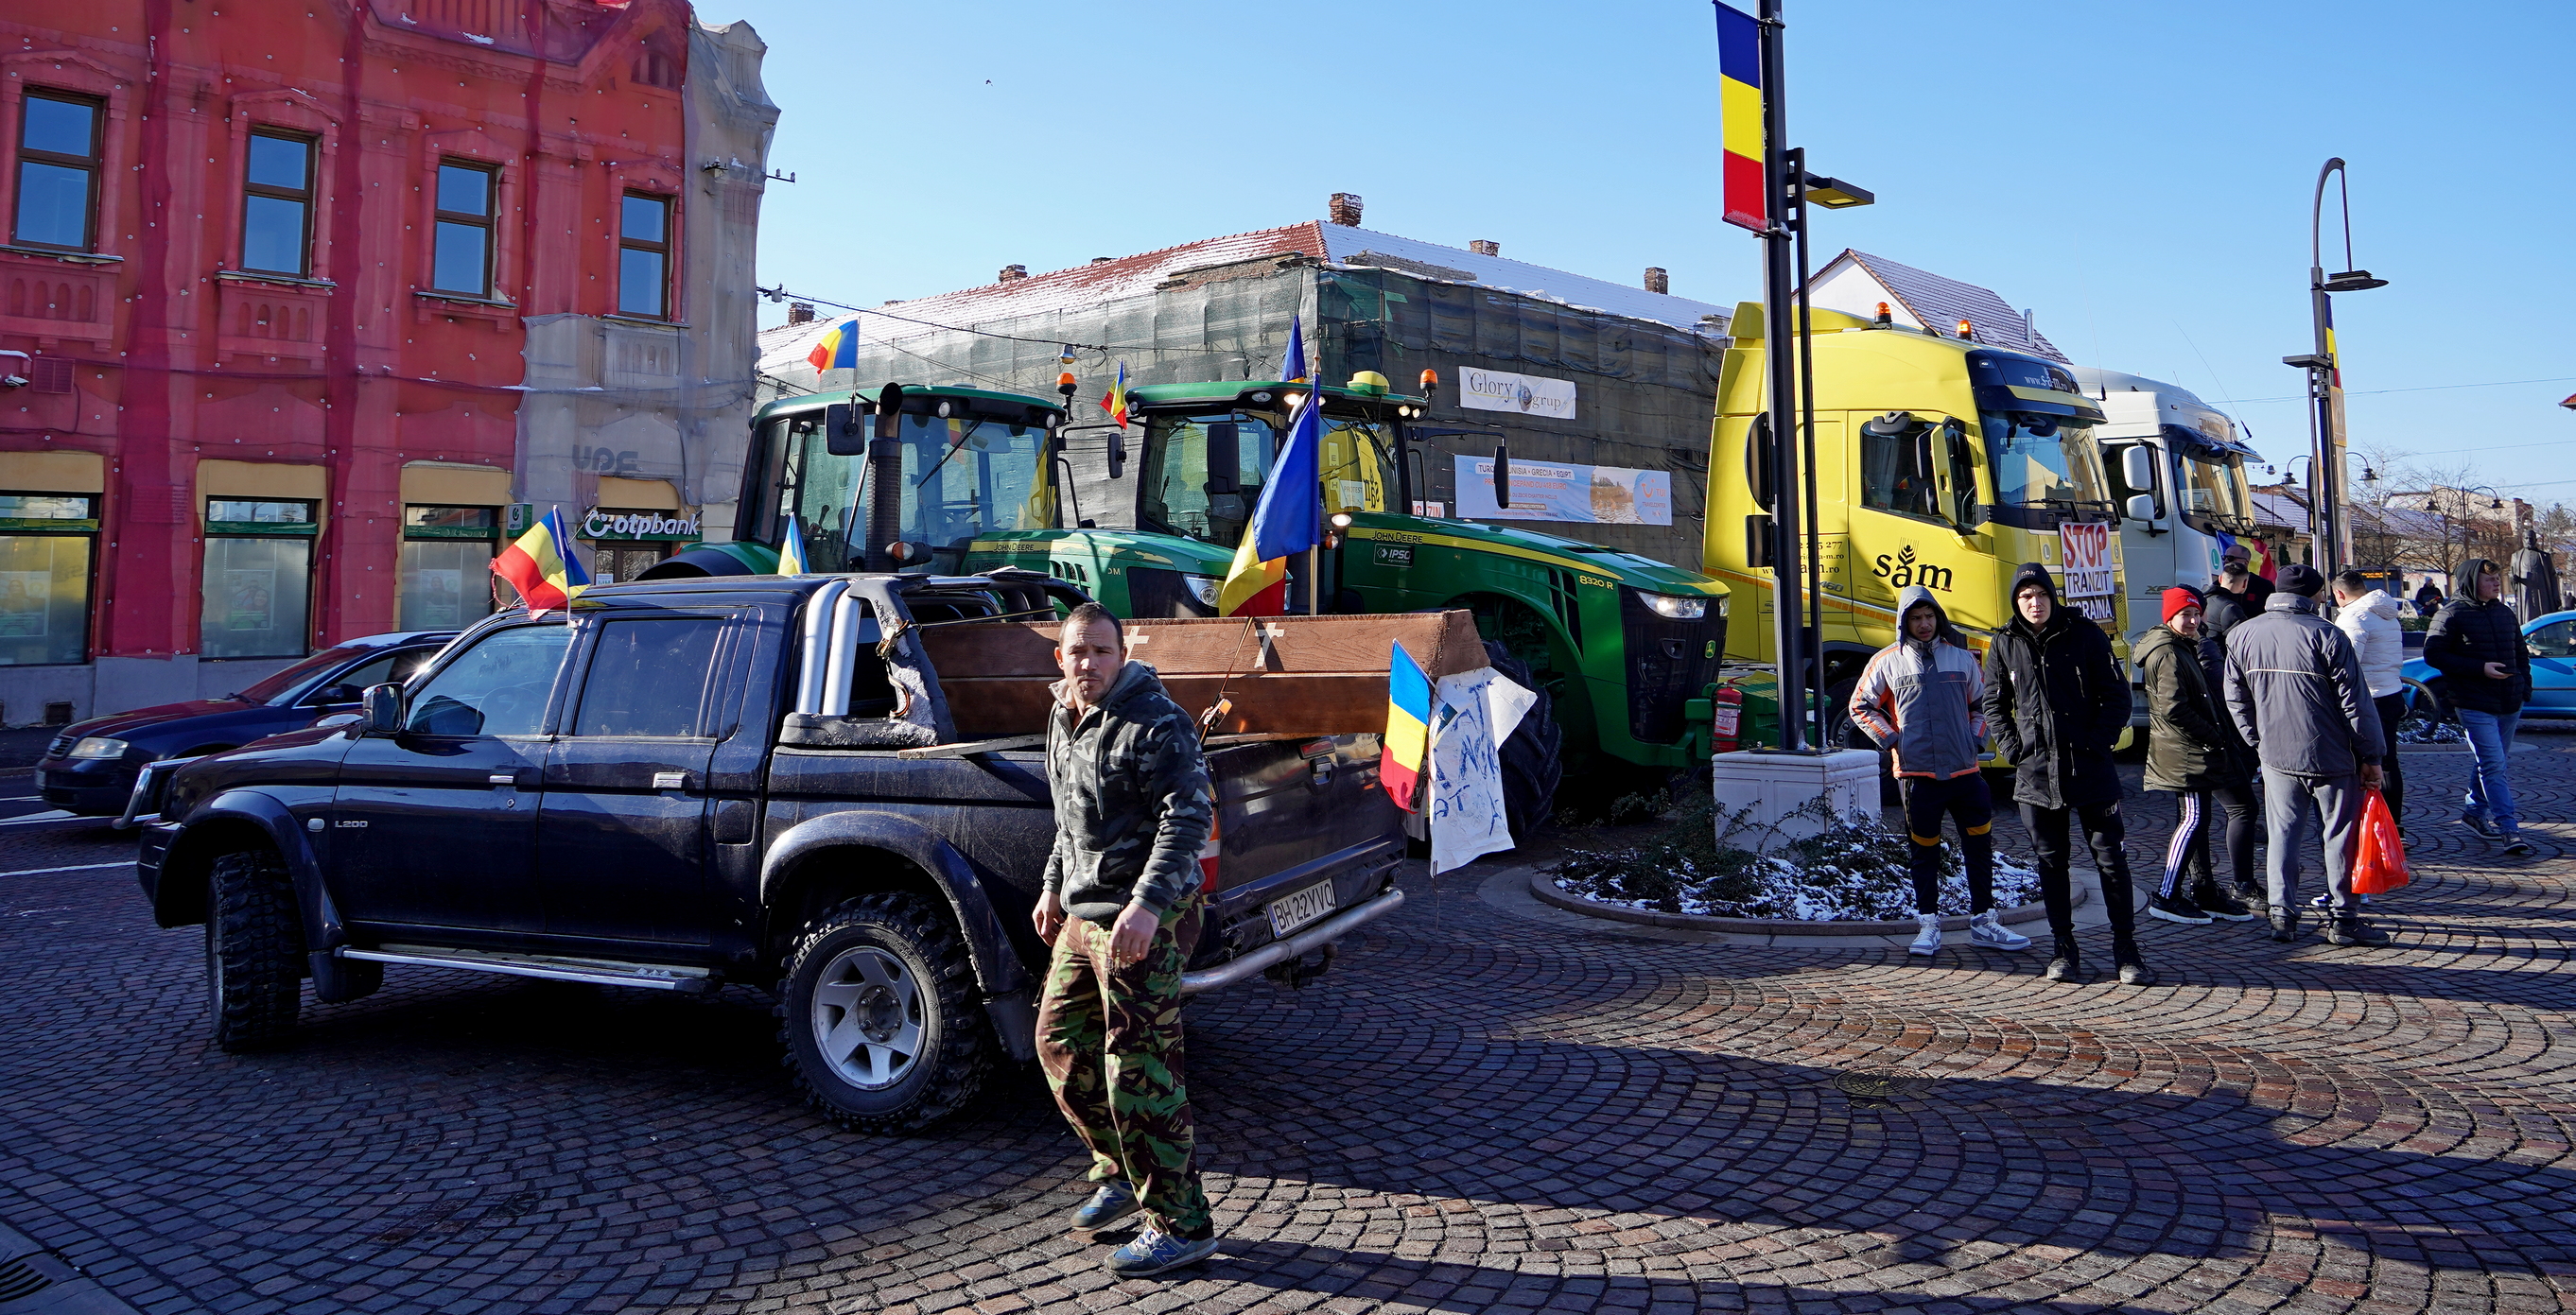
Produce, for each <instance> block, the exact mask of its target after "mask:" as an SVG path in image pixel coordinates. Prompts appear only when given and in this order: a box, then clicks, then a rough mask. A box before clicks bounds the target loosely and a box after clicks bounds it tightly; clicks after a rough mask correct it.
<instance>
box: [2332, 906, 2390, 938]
mask: <svg viewBox="0 0 2576 1315" xmlns="http://www.w3.org/2000/svg"><path fill="white" fill-rule="evenodd" d="M2326 940H2327V941H2329V942H2331V943H2333V944H2336V945H2386V944H2387V943H2388V933H2386V932H2384V931H2381V930H2380V929H2378V928H2377V927H2373V926H2371V925H2370V924H2369V923H2366V922H2363V921H2362V920H2361V918H2360V917H2359V916H2358V915H2355V914H2351V913H2338V914H2336V915H2335V919H2334V921H2332V922H2330V923H2327V924H2326Z"/></svg>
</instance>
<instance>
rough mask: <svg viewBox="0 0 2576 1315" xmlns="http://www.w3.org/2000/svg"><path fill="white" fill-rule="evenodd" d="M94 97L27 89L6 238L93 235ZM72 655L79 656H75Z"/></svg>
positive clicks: (36, 241)
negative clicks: (11, 216) (15, 193)
mask: <svg viewBox="0 0 2576 1315" xmlns="http://www.w3.org/2000/svg"><path fill="white" fill-rule="evenodd" d="M101 108H102V107H101V105H100V104H99V102H97V101H95V100H92V99H89V98H88V97H84V96H72V95H66V94H64V93H62V92H59V91H37V90H34V89H30V90H29V91H28V92H27V96H26V99H25V101H24V102H22V105H21V109H20V112H19V120H18V208H17V213H16V215H15V217H14V221H13V222H12V223H11V225H10V229H9V235H10V240H11V241H13V242H17V243H20V244H23V245H26V246H31V247H59V248H61V249H63V250H66V251H87V250H90V249H91V244H92V243H93V242H94V241H95V239H96V237H97V224H96V223H95V220H96V217H97V215H98V175H99V157H100V153H101V151H102V150H103V149H104V148H103V146H102V144H101V142H100V135H101V134H100V133H99V125H100V123H101V122H102V121H103V120H104V119H105V118H106V116H105V115H104V114H102V113H100V110H101ZM74 660H75V661H77V660H78V659H74Z"/></svg>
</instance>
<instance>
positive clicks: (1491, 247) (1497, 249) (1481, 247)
mask: <svg viewBox="0 0 2576 1315" xmlns="http://www.w3.org/2000/svg"><path fill="white" fill-rule="evenodd" d="M1467 249H1468V250H1469V251H1473V252H1475V253H1476V254H1477V255H1480V256H1499V255H1501V254H1503V244H1502V243H1500V242H1488V241H1486V240H1485V239H1483V238H1481V237H1480V238H1477V239H1476V240H1475V241H1473V242H1470V243H1468V244H1467Z"/></svg>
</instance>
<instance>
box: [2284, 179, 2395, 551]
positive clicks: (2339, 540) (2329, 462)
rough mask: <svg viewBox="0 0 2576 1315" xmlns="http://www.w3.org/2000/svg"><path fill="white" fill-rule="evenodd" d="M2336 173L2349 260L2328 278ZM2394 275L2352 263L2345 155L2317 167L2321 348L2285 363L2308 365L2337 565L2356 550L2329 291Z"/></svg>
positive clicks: (2314, 315) (2323, 502)
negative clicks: (2347, 513)
mask: <svg viewBox="0 0 2576 1315" xmlns="http://www.w3.org/2000/svg"><path fill="white" fill-rule="evenodd" d="M2329 177H2332V178H2333V179H2335V181H2336V183H2337V184H2338V186H2339V188H2340V195H2341V200H2342V208H2343V263H2344V270H2343V272H2342V273H2340V274H2336V275H2333V276H2332V277H2328V276H2327V274H2326V270H2325V257H2324V249H2323V247H2324V244H2323V241H2322V230H2323V228H2324V225H2325V208H2326V179H2327V178H2329ZM2387 286H2388V280H2386V279H2382V278H2373V277H2371V274H2370V271H2369V270H2366V269H2354V268H2352V182H2351V175H2350V174H2349V173H2347V172H2346V171H2345V168H2344V163H2343V160H2342V158H2341V157H2340V156H2338V157H2336V158H2333V159H2329V160H2327V161H2326V162H2325V167H2324V168H2321V169H2319V170H2317V190H2316V198H2315V201H2314V203H2313V204H2312V205H2311V206H2310V207H2309V209H2308V313H2309V317H2310V318H2311V319H2312V320H2313V321H2314V322H2315V328H2316V350H2315V351H2313V352H2311V353H2309V354H2307V355H2305V356H2284V357H2282V358H2281V363H2282V364H2284V365H2288V366H2293V367H2295V368H2298V369H2301V370H2305V371H2306V372H2307V375H2308V400H2309V403H2310V405H2309V419H2308V442H2309V452H2310V454H2311V455H2313V456H2314V457H2315V458H2316V467H2315V471H2314V476H2315V480H2316V489H2317V497H2316V507H2315V509H2314V511H2313V513H2312V514H2313V515H2314V516H2315V518H2316V530H2317V547H2318V551H2319V553H2320V554H2321V556H2322V557H2323V563H2322V564H2323V565H2324V566H2325V568H2326V569H2328V570H2333V569H2336V568H2338V567H2341V566H2343V565H2344V564H2345V559H2346V558H2347V557H2348V556H2349V555H2350V550H2349V547H2348V546H2347V544H2346V543H2345V537H2346V535H2347V534H2348V532H2349V529H2350V527H2349V526H2348V525H2347V524H2346V523H2345V520H2344V514H2343V501H2344V498H2343V491H2344V470H2343V444H2344V441H2345V439H2344V434H2343V371H2342V368H2341V367H2340V366H2339V365H2338V364H2337V362H2336V358H2335V332H2334V303H2333V301H2332V299H2331V298H2330V297H2329V296H2328V294H2330V293H2336V292H2361V291H2364V290H2367V289H2370V288H2384V287H2387Z"/></svg>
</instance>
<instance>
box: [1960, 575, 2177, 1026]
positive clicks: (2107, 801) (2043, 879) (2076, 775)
mask: <svg viewBox="0 0 2576 1315" xmlns="http://www.w3.org/2000/svg"><path fill="white" fill-rule="evenodd" d="M2012 601H2013V619H2012V621H2011V623H2009V624H2007V625H2006V626H2005V627H2004V628H2003V629H2002V630H2001V631H1999V632H1997V633H1996V635H1995V639H1994V643H1993V644H1991V645H1990V646H1988V647H1987V649H1986V671H1985V676H1986V694H1985V707H1986V726H1987V729H1988V731H1989V732H1990V733H1991V734H1992V735H1993V736H1994V740H1995V748H1996V749H1997V750H1999V751H2000V752H2001V753H2002V754H2003V756H2004V757H2006V758H2008V759H2010V760H2011V761H2012V763H2013V766H2014V771H2015V777H2014V781H2013V798H2014V800H2015V801H2016V802H2018V803H2019V804H2020V805H2021V818H2022V825H2023V826H2024V827H2025V828H2027V829H2028V830H2029V831H2030V836H2031V843H2032V844H2033V845H2035V846H2036V847H2037V848H2038V850H2039V881H2040V887H2039V889H2040V899H2041V901H2042V902H2043V903H2045V904H2046V905H2047V907H2048V930H2049V934H2050V935H2051V936H2053V937H2055V938H2056V942H2057V951H2056V956H2055V957H2054V958H2053V959H2051V960H2050V962H2049V965H2048V972H2047V977H2048V980H2050V981H2052V982H2063V981H2073V980H2080V979H2081V977H2082V974H2083V971H2084V968H2083V956H2082V954H2081V953H2080V952H2079V951H2078V950H2077V949H2076V945H2075V903H2074V896H2073V891H2072V890H2071V889H2070V887H2069V885H2068V880H2069V874H2068V863H2069V860H2070V858H2071V855H2070V853H2069V851H2068V848H2067V828H2068V824H2069V823H2070V822H2075V821H2081V822H2082V823H2083V826H2084V840H2085V843H2086V844H2088V845H2090V846H2091V847H2092V849H2093V862H2094V866H2095V867H2097V868H2098V869H2100V871H2101V874H2102V904H2103V912H2105V913H2107V914H2109V915H2110V917H2111V959H2112V962H2113V963H2114V964H2116V965H2117V966H2118V968H2119V973H2120V980H2121V981H2122V982H2124V983H2127V984H2129V985H2131V986H2152V985H2154V984H2155V980H2156V975H2155V974H2154V973H2152V972H2150V971H2148V969H2147V963H2146V960H2145V958H2144V957H2143V956H2141V955H2140V954H2139V953H2138V942H2137V937H2136V935H2135V927H2134V926H2133V921H2134V918H2135V915H2136V908H2135V906H2134V905H2133V903H2132V901H2131V897H2130V893H2129V856H2128V853H2127V851H2126V850H2124V849H2123V848H2122V847H2121V845H2122V841H2123V840H2125V839H2126V833H2125V830H2124V828H2123V824H2122V822H2121V819H2120V796H2121V789H2120V774H2119V771H2118V769H2117V768H2115V767H2114V766H2113V765H2112V762H2111V746H2112V745H2113V744H2115V743H2117V742H2118V741H2119V738H2120V733H2121V732H2122V731H2124V730H2126V729H2128V726H2129V679H2128V677H2127V676H2125V675H2123V674H2122V673H2121V671H2120V664H2119V661H2118V660H2117V659H2116V658H2114V657H2112V655H2111V640H2110V637H2109V636H2108V635H2105V634H2103V633H2102V627H2100V626H2098V625H2095V624H2094V623H2092V622H2091V621H2088V620H2086V619H2084V618H2083V617H2082V616H2081V615H2078V614H2077V613H2075V612H2073V611H2070V610H2068V609H2067V608H2065V607H2063V606H2060V605H2059V603H2058V601H2057V585H2056V582H2055V581H2053V580H2051V579H2049V576H2048V568H2047V567H2044V566H2042V565H2040V564H2039V563H2037V562H2025V563H2023V564H2022V566H2021V568H2020V569H2019V570H2017V571H2015V572H2013V581H2012Z"/></svg>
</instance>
